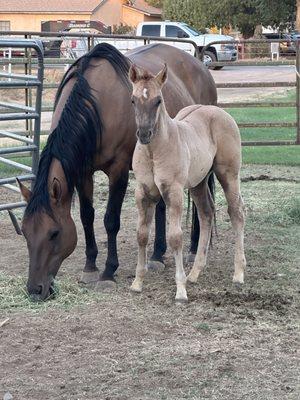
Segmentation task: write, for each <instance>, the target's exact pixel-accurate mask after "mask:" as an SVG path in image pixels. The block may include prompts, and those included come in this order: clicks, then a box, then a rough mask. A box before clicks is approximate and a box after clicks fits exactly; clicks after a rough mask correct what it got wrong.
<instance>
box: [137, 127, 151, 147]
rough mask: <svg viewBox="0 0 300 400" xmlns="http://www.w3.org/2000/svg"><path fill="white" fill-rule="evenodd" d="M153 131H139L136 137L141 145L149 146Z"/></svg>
mask: <svg viewBox="0 0 300 400" xmlns="http://www.w3.org/2000/svg"><path fill="white" fill-rule="evenodd" d="M152 134H153V131H152V130H151V129H138V130H137V132H136V136H137V137H138V139H139V141H140V143H141V144H149V143H150V142H151V139H152Z"/></svg>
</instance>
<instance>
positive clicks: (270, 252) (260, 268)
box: [0, 166, 300, 400]
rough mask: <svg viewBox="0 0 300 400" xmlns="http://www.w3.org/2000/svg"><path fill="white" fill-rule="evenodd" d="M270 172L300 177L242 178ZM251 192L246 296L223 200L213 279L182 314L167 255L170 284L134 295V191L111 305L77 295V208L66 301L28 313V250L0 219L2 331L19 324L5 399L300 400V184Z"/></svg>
mask: <svg viewBox="0 0 300 400" xmlns="http://www.w3.org/2000/svg"><path fill="white" fill-rule="evenodd" d="M262 173H264V174H267V175H271V176H272V177H275V178H276V177H286V178H289V179H290V178H297V177H299V168H297V167H271V166H267V167H266V166H254V167H253V166H246V167H245V168H244V169H243V172H242V176H243V177H246V176H249V175H252V176H254V177H255V176H259V175H261V174H262ZM96 181H97V183H98V184H96V187H97V191H96V195H95V199H96V209H97V213H96V214H97V216H96V218H97V220H96V235H97V242H98V244H99V250H100V254H99V262H98V265H99V266H102V265H103V264H104V260H105V233H104V228H103V224H102V222H101V219H100V217H102V216H103V208H104V202H105V199H106V197H107V186H106V182H105V181H104V180H103V179H102V177H101V175H98V176H97V179H96ZM242 188H243V195H244V199H245V203H246V208H247V228H246V257H247V261H248V269H247V277H246V283H245V285H244V287H243V288H238V287H235V286H234V285H233V284H232V283H231V277H232V273H233V267H232V257H233V250H232V241H233V236H232V234H231V231H230V227H229V222H228V217H227V213H226V205H225V203H224V198H223V196H222V195H221V194H220V192H219V191H218V194H217V210H218V215H217V216H218V231H219V236H218V238H215V241H214V247H213V248H212V249H211V252H210V258H209V266H208V268H207V269H206V270H205V271H204V273H203V275H202V276H201V279H200V281H199V283H198V284H197V285H195V286H189V287H188V295H189V299H190V301H189V304H188V305H187V306H182V307H178V306H176V305H175V303H174V295H175V282H174V267H173V260H172V257H170V255H168V257H167V268H166V270H165V271H164V272H163V273H162V274H161V275H159V274H153V275H148V276H147V279H146V282H145V288H144V291H143V293H142V294H141V295H137V296H136V295H133V294H131V293H130V292H129V285H130V282H131V281H132V277H133V274H134V265H135V261H136V243H135V233H134V225H135V209H134V208H133V207H134V202H133V197H132V195H133V189H134V182H133V181H131V185H130V187H129V191H128V193H127V197H126V201H125V206H124V210H123V218H122V230H121V232H120V237H119V252H120V262H121V265H120V268H119V271H118V277H117V280H118V288H117V290H116V291H115V292H112V293H110V294H107V293H105V294H104V293H101V292H94V291H87V290H86V289H83V288H80V287H79V286H78V284H77V278H78V276H79V274H80V271H81V269H82V266H83V263H84V244H83V235H82V229H81V228H80V224H79V222H78V206H77V205H75V209H74V211H73V213H74V216H75V219H76V221H77V226H78V230H79V244H78V247H77V249H76V252H75V253H74V254H73V255H72V256H71V257H70V258H69V259H68V260H67V261H66V262H65V263H64V266H63V268H62V269H61V271H60V276H59V278H58V286H59V294H58V295H57V297H56V299H54V300H51V301H48V302H46V303H43V304H32V303H30V302H29V300H28V298H27V295H26V293H25V292H24V282H25V277H26V273H27V253H26V248H25V243H24V242H23V241H22V239H19V238H15V236H14V233H13V231H12V228H11V226H10V224H9V221H8V220H7V218H6V216H5V215H4V214H2V215H0V218H1V228H0V229H1V233H3V232H5V236H4V235H2V236H1V237H2V242H1V243H0V251H1V267H3V268H2V273H1V276H0V281H1V284H0V314H1V318H0V322H1V321H2V319H5V318H7V317H9V318H10V319H9V321H8V322H7V323H6V324H5V326H3V327H2V328H0V351H1V354H2V357H1V361H0V370H1V371H4V374H3V375H2V376H1V378H0V394H2V392H1V390H2V391H3V394H4V393H5V392H6V391H10V393H11V394H12V395H13V396H14V397H15V398H18V399H28V398H31V399H34V400H35V399H41V398H43V399H49V400H50V399H51V400H53V399H60V400H61V399H66V400H75V399H85V398H86V399H91V400H92V399H101V400H102V399H103V400H104V399H114V400H115V399H117V400H129V399H130V400H132V399H133V400H148V399H149V400H157V399H167V400H170V399H171V400H181V399H189V400H199V399H201V400H202V399H210V400H219V399H220V398H222V399H226V400H227V399H228V400H232V399H234V400H242V399H243V400H252V399H253V400H257V399H259V400H271V399H272V400H283V399H289V400H298V398H299V393H300V391H299V389H300V388H299V376H298V366H299V353H298V347H299V346H298V338H299V299H300V297H299V270H298V266H299V246H298V238H299V220H298V219H297V217H295V215H297V210H298V208H297V207H298V206H297V204H299V203H296V201H297V200H294V199H296V198H298V197H299V195H300V189H299V183H296V182H284V181H280V182H276V181H270V182H269V181H251V182H247V183H243V185H242ZM0 197H1V194H0ZM100 198H101V201H100V200H99V199H100ZM288 202H290V204H291V205H292V206H293V207H288ZM100 204H101V206H100ZM292 210H293V211H292ZM290 214H291V215H292V216H291V215H290ZM186 237H187V230H186ZM1 348H2V349H1Z"/></svg>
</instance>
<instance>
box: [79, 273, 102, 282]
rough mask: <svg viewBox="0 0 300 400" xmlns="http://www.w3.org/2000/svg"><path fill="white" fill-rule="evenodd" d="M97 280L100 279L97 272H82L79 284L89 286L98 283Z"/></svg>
mask: <svg viewBox="0 0 300 400" xmlns="http://www.w3.org/2000/svg"><path fill="white" fill-rule="evenodd" d="M99 279H100V275H99V271H91V272H86V271H83V272H82V274H81V277H80V279H79V283H84V284H85V285H89V284H91V283H96V282H98V281H99Z"/></svg>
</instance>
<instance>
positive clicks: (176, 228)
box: [161, 185, 188, 303]
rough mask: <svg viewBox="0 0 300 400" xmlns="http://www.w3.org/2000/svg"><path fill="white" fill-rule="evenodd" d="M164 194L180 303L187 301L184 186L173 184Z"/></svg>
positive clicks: (177, 297)
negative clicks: (183, 239) (183, 231)
mask: <svg viewBox="0 0 300 400" xmlns="http://www.w3.org/2000/svg"><path fill="white" fill-rule="evenodd" d="M161 193H162V196H163V199H164V200H165V202H166V204H167V208H168V211H169V232H168V241H169V246H170V248H171V249H172V251H173V254H174V258H175V265H176V285H177V291H176V297H175V300H176V301H177V302H179V303H185V302H187V300H188V298H187V293H186V275H185V271H184V268H183V254H182V247H183V243H182V236H183V235H182V228H181V220H182V212H183V186H181V185H173V186H170V188H168V190H164V189H163V190H162V192H161Z"/></svg>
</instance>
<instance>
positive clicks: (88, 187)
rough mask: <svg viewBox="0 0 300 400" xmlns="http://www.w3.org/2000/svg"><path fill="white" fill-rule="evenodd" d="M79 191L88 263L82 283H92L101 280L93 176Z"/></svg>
mask: <svg viewBox="0 0 300 400" xmlns="http://www.w3.org/2000/svg"><path fill="white" fill-rule="evenodd" d="M77 191H78V196H79V202H80V218H81V222H82V225H83V230H84V236H85V243H86V249H85V254H86V261H85V266H84V269H83V271H82V275H81V279H80V281H81V282H83V283H91V282H96V281H98V280H99V270H98V268H97V267H96V258H97V255H98V249H97V244H96V240H95V233H94V217H95V210H94V207H93V192H94V185H93V175H92V174H90V175H88V176H87V177H86V179H85V180H84V183H82V184H80V185H78V186H77Z"/></svg>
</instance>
